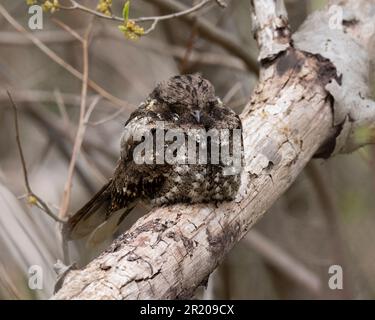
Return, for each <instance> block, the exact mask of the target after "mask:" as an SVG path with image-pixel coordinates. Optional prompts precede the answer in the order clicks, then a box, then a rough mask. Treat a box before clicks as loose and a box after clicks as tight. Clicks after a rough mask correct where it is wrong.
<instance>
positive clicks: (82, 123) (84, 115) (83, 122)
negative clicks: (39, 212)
mask: <svg viewBox="0 0 375 320" xmlns="http://www.w3.org/2000/svg"><path fill="white" fill-rule="evenodd" d="M91 27H92V24H90V25H89V27H88V29H87V32H86V34H85V36H84V38H83V41H82V55H83V79H82V90H81V106H80V115H79V123H78V129H77V134H76V138H75V142H74V146H73V153H72V157H71V160H70V164H69V169H68V178H67V181H66V184H65V187H64V194H63V199H62V201H61V207H60V211H59V217H60V218H64V217H65V216H66V214H67V212H68V207H69V202H70V194H71V187H72V180H73V174H74V168H75V164H76V161H77V158H78V153H79V151H80V149H81V145H82V141H83V137H84V133H85V130H86V126H87V120H88V118H89V117H90V115H91V113H92V111H93V110H94V108H95V106H96V104H97V103H98V101H99V97H98V98H97V99H95V100H94V101H93V102H92V104H91V105H90V107H89V109H88V110H87V112H86V99H87V86H88V74H89V62H88V61H89V58H88V39H89V35H90V31H91Z"/></svg>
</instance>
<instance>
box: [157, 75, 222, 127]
mask: <svg viewBox="0 0 375 320" xmlns="http://www.w3.org/2000/svg"><path fill="white" fill-rule="evenodd" d="M151 98H153V99H156V100H158V101H160V102H162V103H163V104H164V105H165V107H166V108H169V110H170V112H171V113H172V114H174V115H176V117H178V118H184V119H188V118H189V117H190V118H192V120H194V121H195V122H196V123H201V121H202V117H203V116H204V114H205V113H206V112H207V111H208V110H209V109H210V108H211V107H212V105H213V104H216V103H217V101H218V98H217V97H216V96H215V89H214V87H213V85H212V84H211V83H210V82H209V81H208V80H206V79H204V78H203V77H202V76H201V75H200V74H188V75H178V76H174V77H172V78H170V79H169V80H167V81H165V82H161V83H160V84H159V85H158V86H157V87H156V88H155V89H154V91H153V92H152V93H151Z"/></svg>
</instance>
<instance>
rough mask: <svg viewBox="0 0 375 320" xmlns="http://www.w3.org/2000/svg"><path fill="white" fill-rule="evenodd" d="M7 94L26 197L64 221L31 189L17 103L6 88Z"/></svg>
mask: <svg viewBox="0 0 375 320" xmlns="http://www.w3.org/2000/svg"><path fill="white" fill-rule="evenodd" d="M7 94H8V97H9V100H10V102H11V104H12V108H13V111H14V125H15V129H16V141H17V147H18V152H19V154H20V158H21V163H22V171H23V177H24V180H25V186H26V190H27V195H28V198H29V199H35V200H36V205H37V206H38V207H39V208H40V209H42V210H43V211H44V212H45V213H47V215H49V216H50V217H51V218H52V219H54V220H55V221H57V222H61V223H64V220H62V219H59V218H58V217H56V216H55V215H54V213H53V212H52V211H51V210H50V208H49V207H48V206H47V204H46V203H45V202H44V201H43V200H42V199H41V198H40V197H38V196H37V195H36V194H35V193H34V192H33V191H32V190H31V187H30V182H29V177H28V174H27V168H26V161H25V156H24V154H23V150H22V145H21V139H20V133H19V132H20V131H19V124H18V108H17V105H16V103H15V102H14V100H13V98H12V95H11V94H10V92H9V91H8V90H7Z"/></svg>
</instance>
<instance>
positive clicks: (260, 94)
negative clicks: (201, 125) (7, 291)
mask: <svg viewBox="0 0 375 320" xmlns="http://www.w3.org/2000/svg"><path fill="white" fill-rule="evenodd" d="M262 1H264V0H258V1H257V0H253V2H254V4H255V6H254V7H255V8H257V7H260V2H262ZM279 2H280V1H276V0H274V4H276V3H279ZM361 2H362V4H368V5H372V6H375V5H374V4H373V3H372V1H371V0H361ZM339 3H340V6H346V5H348V6H351V8H352V10H354V12H357V11H356V10H361V7H358V6H356V5H354V4H355V3H357V0H356V1H354V0H348V1H340V2H339ZM267 8H268V9H267ZM267 8H265V10H269V12H268V13H267V14H262V15H259V16H257V19H258V23H259V25H260V26H263V25H267V24H269V23H271V25H278V23H277V21H272V19H271V21H270V20H269V19H268V18H269V17H278V11H277V10H278V7H277V5H274V6H269V7H267ZM370 12H371V10H369V11H368V14H370ZM317 14H318V15H321V18H322V19H320V20H319V19H317V20H316V21H315V22H314V24H313V25H310V28H309V29H308V30H305V31H303V30H302V31H300V34H299V35H300V36H301V38H302V37H303V35H304V34H303V32H312V33H314V32H316V30H321V32H322V33H323V34H322V37H323V36H324V31H323V30H327V29H328V27H327V25H324V23H325V22H326V19H323V17H326V15H327V14H328V13H327V11H322V12H319V13H317ZM285 19H286V17H285V18H284V23H285V22H287V20H285ZM373 21H374V20H373ZM361 26H363V24H362V23H361V22H359V23H358V24H357V25H356V28H359V29H360V28H361ZM359 34H360V33H359ZM305 36H308V35H307V34H305ZM257 39H258V42H261V43H259V44H262V45H263V48H272V47H275V46H276V45H277V44H275V43H271V42H275V41H276V42H278V39H280V38H279V37H268V38H265V37H263V36H259V37H257ZM260 39H262V40H260ZM331 41H332V42H333V43H334V45H336V46H337V48H343V49H344V50H345V46H342V43H340V41H348V39H347V38H345V40H342V38H340V37H335V38H332V39H331ZM267 42H270V43H267ZM340 45H341V46H340ZM263 52H266V50H265V49H264V50H263ZM268 52H269V51H268ZM272 52H273V51H272ZM266 56H267V58H266V60H262V59H261V62H262V78H261V82H260V83H259V84H258V86H257V87H256V89H255V91H254V93H253V96H252V97H251V99H250V101H249V103H248V104H247V106H246V108H245V110H244V111H243V113H242V114H241V120H242V125H243V141H244V157H245V165H244V170H243V173H242V177H241V178H242V183H241V188H240V191H239V193H238V195H237V198H236V199H235V200H234V201H232V202H227V203H222V204H220V205H219V206H218V207H216V206H215V205H214V204H197V205H190V206H188V205H183V204H178V205H173V206H168V207H163V208H157V209H154V210H153V211H152V212H150V213H149V214H148V215H147V216H144V217H142V218H140V219H139V220H138V221H137V222H136V223H135V225H134V226H133V227H131V228H130V230H129V231H127V232H125V233H124V234H123V235H121V236H120V237H119V238H118V239H117V240H116V241H115V242H114V243H113V244H112V245H111V247H110V248H108V249H107V250H106V251H105V252H104V253H102V254H101V255H100V256H99V257H98V258H96V259H95V260H93V261H92V262H91V263H89V264H88V265H87V266H86V267H84V268H83V269H82V270H74V271H70V272H69V273H68V274H67V276H66V278H65V281H64V283H63V286H62V288H61V290H60V291H59V292H58V293H57V294H56V295H55V296H54V297H53V298H54V299H163V298H164V299H176V298H191V297H192V296H193V294H194V292H195V290H196V288H197V287H198V286H200V285H204V284H205V283H207V279H208V277H209V275H210V273H211V272H212V271H213V270H214V269H215V268H216V266H217V265H218V264H219V263H220V262H221V261H222V259H223V258H224V256H225V254H226V253H227V252H228V251H229V250H230V249H231V248H232V247H233V246H234V245H235V244H236V243H237V242H238V241H239V240H240V239H241V238H242V237H243V236H244V235H245V234H246V233H247V232H248V230H249V229H250V228H251V227H252V226H253V225H254V223H256V221H257V220H258V219H259V218H261V217H262V215H263V214H264V213H265V212H266V211H267V209H268V208H270V206H271V205H272V204H273V203H274V201H275V200H276V199H277V198H278V197H279V196H280V195H282V194H283V192H284V191H285V190H286V189H287V188H288V187H289V186H290V185H291V184H292V183H293V181H294V180H295V178H296V177H297V176H298V174H299V173H300V172H301V170H302V169H303V168H304V167H305V165H306V164H307V163H308V161H309V160H310V159H311V158H312V157H313V156H314V154H315V153H316V152H317V151H318V149H321V146H322V145H325V149H330V148H329V146H330V143H328V144H327V142H332V139H334V137H335V134H337V127H336V126H335V124H334V116H333V113H332V107H333V103H332V96H331V95H330V93H328V92H327V90H326V85H327V84H328V83H329V82H332V81H333V80H334V79H338V78H339V77H338V75H337V72H336V71H337V68H336V61H335V60H334V59H332V60H328V59H326V58H324V55H322V54H318V53H311V52H306V51H302V50H298V49H295V48H294V47H293V46H292V45H291V44H290V43H286V45H285V47H284V49H282V50H281V51H279V52H278V53H277V54H276V56H273V57H272V59H268V57H269V55H268V54H267V55H266ZM350 62H351V61H347V63H348V64H349V63H350ZM350 72H352V71H351V70H349V71H348V72H347V73H344V74H343V77H351V73H350ZM338 80H339V79H338ZM333 141H334V140H333Z"/></svg>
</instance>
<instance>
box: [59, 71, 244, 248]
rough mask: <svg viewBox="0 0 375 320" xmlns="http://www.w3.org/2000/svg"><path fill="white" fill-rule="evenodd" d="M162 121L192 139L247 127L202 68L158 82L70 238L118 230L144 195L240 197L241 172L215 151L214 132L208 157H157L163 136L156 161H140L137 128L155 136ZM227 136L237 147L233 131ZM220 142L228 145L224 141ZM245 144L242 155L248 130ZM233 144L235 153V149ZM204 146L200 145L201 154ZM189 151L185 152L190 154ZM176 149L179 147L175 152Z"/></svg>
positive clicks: (165, 200) (158, 198) (157, 202)
mask: <svg viewBox="0 0 375 320" xmlns="http://www.w3.org/2000/svg"><path fill="white" fill-rule="evenodd" d="M160 123H162V124H163V126H164V128H163V130H164V131H163V132H166V131H167V130H170V129H175V130H182V131H183V132H187V134H186V139H187V137H188V136H190V137H191V136H193V138H194V139H195V140H196V141H197V142H199V140H200V139H202V137H201V136H200V135H201V132H202V130H204V131H205V132H207V131H209V130H211V129H216V130H218V131H220V130H223V129H224V131H225V129H229V130H228V131H229V132H232V131H231V130H233V129H237V130H239V131H240V130H241V121H240V119H239V117H238V116H237V115H236V114H235V112H234V111H232V110H231V109H230V108H228V107H226V106H225V105H224V104H223V103H222V102H221V100H220V99H219V98H218V97H216V96H215V91H214V88H213V86H212V85H211V83H210V82H209V81H208V80H205V79H203V78H202V76H201V75H200V74H193V75H181V76H175V77H172V78H171V79H169V80H168V81H165V82H162V83H160V84H158V85H157V86H156V88H155V89H154V90H153V91H152V93H151V94H150V95H149V97H148V98H147V99H146V101H145V102H143V103H142V104H141V105H140V106H139V107H138V109H137V110H135V111H134V112H133V113H132V114H131V115H130V117H129V119H128V120H127V122H126V123H125V129H124V133H123V135H122V138H121V156H120V159H119V161H118V164H117V167H116V169H115V172H114V174H113V176H112V178H111V179H110V180H109V181H108V183H107V184H105V185H104V186H103V187H102V188H101V189H100V191H99V192H98V193H97V194H96V195H95V196H94V197H93V198H92V199H91V200H90V201H89V202H88V203H87V204H86V205H84V206H83V207H82V208H81V209H80V210H79V211H78V212H77V213H76V214H74V215H73V216H72V217H71V218H70V219H69V220H68V221H67V223H66V224H65V226H64V231H65V234H66V235H67V237H68V238H69V239H77V238H81V237H84V236H86V235H88V234H91V236H92V235H93V234H95V233H97V231H98V230H99V231H103V232H104V233H111V232H112V233H113V232H114V230H115V229H116V228H117V226H118V225H119V224H120V222H121V221H122V220H123V219H124V217H125V216H126V215H127V214H128V213H129V212H130V211H131V210H132V209H133V208H134V206H135V205H136V204H137V202H138V201H143V202H145V203H146V204H150V205H151V206H162V205H168V204H173V203H199V202H218V201H226V200H229V201H230V200H233V199H234V197H235V195H236V193H237V190H238V188H239V185H240V172H239V171H237V172H236V171H235V172H234V173H232V174H228V173H225V172H224V169H225V168H226V166H227V165H228V164H227V163H224V161H223V160H222V159H220V161H219V162H217V161H216V163H214V162H215V161H213V159H212V157H211V156H210V151H211V149H212V148H213V147H212V146H210V140H209V139H210V138H209V139H208V140H207V144H206V145H205V146H206V150H207V151H208V153H207V161H206V163H201V162H198V163H193V164H191V163H189V162H187V163H185V164H184V163H181V162H178V163H166V162H164V163H157V161H156V156H157V152H156V151H155V150H156V143H158V141H157V139H154V140H152V141H153V142H152V145H151V146H152V147H153V148H152V153H151V157H152V159H151V161H148V162H147V163H137V161H135V157H134V154H135V151H136V149H137V147H139V146H140V144H141V143H142V142H144V141H145V139H143V140H138V139H135V136H136V133H137V134H138V135H139V133H146V132H149V133H151V137H152V138H154V137H155V135H156V129H157V128H158V127H159V126H160ZM211 139H212V137H211ZM166 140H167V139H166ZM155 141H156V142H155ZM226 141H227V144H228V141H229V147H230V149H229V150H232V149H233V136H232V133H230V134H229V138H228V140H226ZM162 143H163V145H162V150H163V151H166V152H167V149H168V147H171V144H172V142H171V141H167V142H165V141H163V142H162ZM203 145H204V144H203ZM219 148H222V149H224V146H223V145H220V146H219ZM240 149H241V150H240V152H241V157H242V136H241V138H240ZM179 150H180V149H179ZM184 150H185V149H184ZM220 150H221V149H220ZM233 150H234V149H233ZM233 150H232V151H230V155H233ZM198 151H199V148H197V150H196V155H197V158H198V156H199V155H198ZM186 152H187V151H186ZM186 152H185V151H183V153H182V154H183V155H184V156H186V154H187V153H186ZM193 152H195V151H194V150H193ZM176 153H177V151H176V150H175V152H174V155H175V154H176ZM142 155H143V156H144V155H145V154H144V152H143V154H142ZM149 160H150V159H149ZM103 211H104V212H103ZM93 231H95V232H93ZM98 241H101V240H98V239H95V241H94V242H98Z"/></svg>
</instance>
